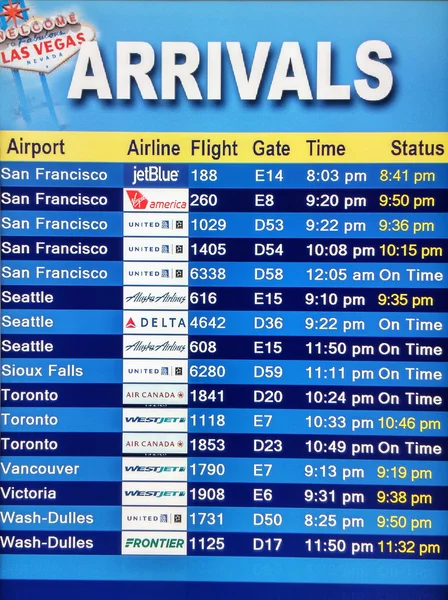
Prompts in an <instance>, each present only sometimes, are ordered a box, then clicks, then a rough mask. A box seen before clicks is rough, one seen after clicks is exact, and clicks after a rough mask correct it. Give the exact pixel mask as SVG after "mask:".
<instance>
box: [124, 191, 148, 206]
mask: <svg viewBox="0 0 448 600" xmlns="http://www.w3.org/2000/svg"><path fill="white" fill-rule="evenodd" d="M126 193H127V195H128V197H129V200H130V201H131V204H132V208H135V210H145V208H146V207H147V206H148V199H147V198H145V196H144V195H143V194H142V193H141V192H139V191H138V190H126Z"/></svg>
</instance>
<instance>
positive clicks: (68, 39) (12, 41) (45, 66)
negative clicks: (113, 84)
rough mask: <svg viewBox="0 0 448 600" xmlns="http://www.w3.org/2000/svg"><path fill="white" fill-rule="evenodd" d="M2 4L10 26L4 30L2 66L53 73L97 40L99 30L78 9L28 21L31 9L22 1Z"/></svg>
mask: <svg viewBox="0 0 448 600" xmlns="http://www.w3.org/2000/svg"><path fill="white" fill-rule="evenodd" d="M2 7H3V11H2V12H0V17H3V18H4V19H5V21H6V29H4V30H0V67H3V68H6V69H20V70H24V71H34V72H38V73H51V72H52V71H54V70H55V69H56V68H57V67H59V66H60V65H62V64H63V63H64V62H65V61H67V60H68V59H69V58H71V57H72V56H74V55H75V54H77V53H78V52H79V50H80V48H81V46H82V44H84V43H85V42H91V41H93V40H94V39H95V35H96V32H95V29H94V28H93V27H92V26H91V25H88V24H86V23H80V22H79V20H78V17H77V15H76V14H75V13H74V12H70V13H69V14H67V15H57V16H55V17H32V18H30V19H28V20H25V19H26V18H27V13H28V11H29V8H27V7H23V6H21V4H20V2H13V1H12V0H8V4H3V5H2ZM20 21H23V23H20Z"/></svg>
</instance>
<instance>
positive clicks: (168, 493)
mask: <svg viewBox="0 0 448 600" xmlns="http://www.w3.org/2000/svg"><path fill="white" fill-rule="evenodd" d="M124 495H125V496H130V497H134V496H145V497H151V498H181V497H183V496H185V495H186V494H185V492H182V491H175V490H126V491H125V492H124Z"/></svg>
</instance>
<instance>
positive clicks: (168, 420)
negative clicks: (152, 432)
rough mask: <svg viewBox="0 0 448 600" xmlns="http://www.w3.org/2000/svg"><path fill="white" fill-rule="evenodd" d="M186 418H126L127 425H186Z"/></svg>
mask: <svg viewBox="0 0 448 600" xmlns="http://www.w3.org/2000/svg"><path fill="white" fill-rule="evenodd" d="M186 421H187V419H185V418H184V417H126V423H156V424H157V425H163V424H164V423H186Z"/></svg>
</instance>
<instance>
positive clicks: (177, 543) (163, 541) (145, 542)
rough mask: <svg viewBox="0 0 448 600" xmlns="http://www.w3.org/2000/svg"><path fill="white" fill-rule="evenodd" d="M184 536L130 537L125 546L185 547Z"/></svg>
mask: <svg viewBox="0 0 448 600" xmlns="http://www.w3.org/2000/svg"><path fill="white" fill-rule="evenodd" d="M184 544H185V540H183V539H182V538H140V537H139V538H134V537H132V538H128V539H127V540H126V542H125V545H124V547H125V548H183V547H184Z"/></svg>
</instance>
